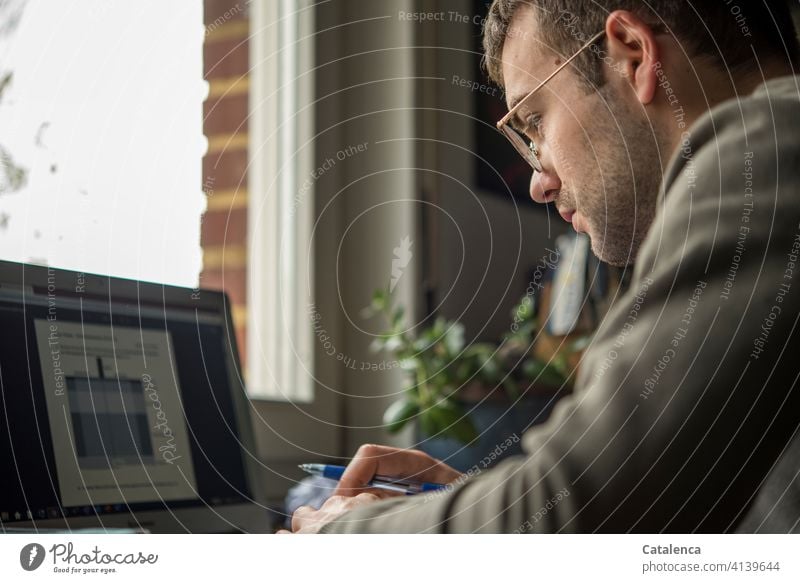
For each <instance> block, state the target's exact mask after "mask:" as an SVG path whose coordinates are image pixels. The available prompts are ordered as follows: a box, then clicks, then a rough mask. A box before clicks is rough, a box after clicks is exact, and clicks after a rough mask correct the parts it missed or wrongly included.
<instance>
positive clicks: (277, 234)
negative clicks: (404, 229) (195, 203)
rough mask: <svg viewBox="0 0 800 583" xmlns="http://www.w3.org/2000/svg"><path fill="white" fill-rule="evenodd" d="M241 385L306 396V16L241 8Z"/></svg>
mask: <svg viewBox="0 0 800 583" xmlns="http://www.w3.org/2000/svg"><path fill="white" fill-rule="evenodd" d="M250 10H251V14H250V18H251V20H250V23H251V24H250V33H251V36H250V65H251V69H250V120H249V135H250V145H249V151H250V168H249V174H248V180H249V190H250V192H251V198H250V203H249V209H248V233H249V236H248V282H249V283H248V313H249V322H250V325H249V326H248V329H247V330H248V341H247V345H248V360H247V363H248V386H249V389H248V390H249V391H250V393H251V396H254V397H261V398H268V399H278V400H292V401H306V402H307V401H310V400H311V398H312V396H313V376H312V374H313V371H312V360H313V359H312V354H313V345H312V328H311V323H310V322H311V321H310V316H309V314H308V310H309V305H310V304H311V301H312V298H311V290H312V285H313V277H312V273H313V260H312V256H311V253H310V238H311V228H312V221H313V211H314V196H313V185H312V184H306V182H305V180H302V179H301V178H300V177H304V176H308V175H310V172H311V164H312V160H313V142H312V139H311V138H312V117H313V114H312V107H311V100H312V97H311V96H312V93H313V86H312V83H313V81H312V53H313V44H312V39H313V10H312V5H311V3H310V2H307V1H296V2H290V1H283V2H254V3H252V4H251V5H250Z"/></svg>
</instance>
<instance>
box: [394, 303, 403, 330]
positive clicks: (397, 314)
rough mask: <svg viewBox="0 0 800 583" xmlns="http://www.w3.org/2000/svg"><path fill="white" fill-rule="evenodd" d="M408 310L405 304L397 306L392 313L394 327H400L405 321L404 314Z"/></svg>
mask: <svg viewBox="0 0 800 583" xmlns="http://www.w3.org/2000/svg"><path fill="white" fill-rule="evenodd" d="M405 313H406V310H405V308H404V307H403V306H397V307H396V308H395V310H394V314H392V328H399V327H400V324H401V323H402V322H403V316H404V315H405Z"/></svg>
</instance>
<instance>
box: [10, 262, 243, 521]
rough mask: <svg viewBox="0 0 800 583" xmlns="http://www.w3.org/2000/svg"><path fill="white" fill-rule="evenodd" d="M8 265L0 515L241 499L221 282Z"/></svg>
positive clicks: (237, 387)
mask: <svg viewBox="0 0 800 583" xmlns="http://www.w3.org/2000/svg"><path fill="white" fill-rule="evenodd" d="M14 265H16V267H14ZM14 265H12V264H4V265H3V266H2V267H3V269H2V272H1V273H2V274H4V280H3V281H0V330H1V331H2V333H0V396H1V398H2V401H1V402H2V415H0V464H2V468H3V474H4V477H3V480H2V485H0V520H2V522H3V523H4V524H8V525H9V526H12V525H13V523H14V522H18V521H36V520H43V519H57V518H69V517H72V516H92V515H98V516H100V515H113V514H114V513H132V514H134V515H135V514H136V513H137V512H139V511H145V510H166V511H172V510H173V509H179V508H182V507H189V506H202V507H214V506H223V505H226V504H236V503H242V502H247V501H250V500H251V492H250V487H249V481H248V478H247V471H246V463H245V460H244V459H243V451H244V450H245V449H246V448H244V447H243V444H242V441H241V431H240V424H241V420H242V418H241V411H240V410H238V411H237V399H239V401H241V399H243V387H242V384H241V380H240V377H239V374H238V366H237V365H238V362H237V358H236V349H235V343H234V342H233V341H232V338H233V334H229V333H228V332H229V326H228V319H227V317H226V314H225V298H224V296H223V295H222V294H221V293H217V292H208V291H206V290H202V291H199V290H188V289H182V288H167V287H165V286H161V285H157V284H146V283H139V282H130V281H127V280H117V279H113V278H108V277H101V276H91V275H84V274H80V273H76V272H67V271H60V270H53V269H48V268H44V267H31V266H24V273H23V266H20V265H19V264H14ZM8 274H13V276H12V277H8ZM9 279H10V280H11V281H9ZM201 295H202V298H201V297H200V296H201Z"/></svg>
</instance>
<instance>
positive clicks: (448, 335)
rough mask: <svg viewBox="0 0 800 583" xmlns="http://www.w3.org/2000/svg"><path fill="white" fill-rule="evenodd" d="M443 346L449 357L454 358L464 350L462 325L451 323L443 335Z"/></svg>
mask: <svg viewBox="0 0 800 583" xmlns="http://www.w3.org/2000/svg"><path fill="white" fill-rule="evenodd" d="M444 345H445V347H446V348H447V352H448V353H449V354H450V355H451V356H456V355H457V354H458V353H460V352H461V351H462V350H463V348H464V325H463V324H461V323H459V322H453V323H452V324H451V325H450V327H449V328H447V330H446V332H445V333H444Z"/></svg>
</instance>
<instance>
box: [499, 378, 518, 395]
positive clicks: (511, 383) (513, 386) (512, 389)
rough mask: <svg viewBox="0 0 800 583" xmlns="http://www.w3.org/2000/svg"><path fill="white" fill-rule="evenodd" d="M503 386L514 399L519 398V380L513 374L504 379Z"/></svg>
mask: <svg viewBox="0 0 800 583" xmlns="http://www.w3.org/2000/svg"><path fill="white" fill-rule="evenodd" d="M503 388H504V389H505V390H506V392H507V393H508V396H509V397H511V398H512V399H519V395H520V390H519V385H518V384H517V381H515V380H514V379H513V378H511V375H509V376H507V377H506V380H504V381H503Z"/></svg>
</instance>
